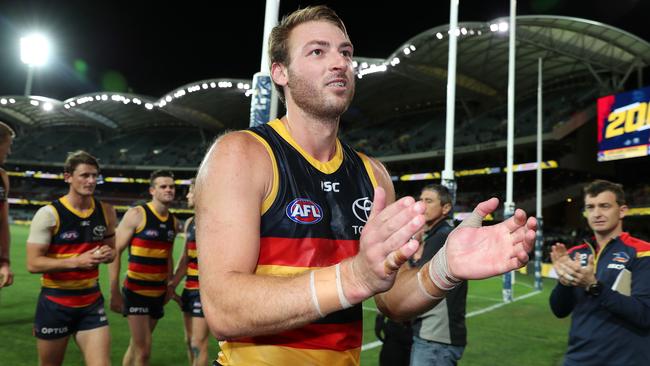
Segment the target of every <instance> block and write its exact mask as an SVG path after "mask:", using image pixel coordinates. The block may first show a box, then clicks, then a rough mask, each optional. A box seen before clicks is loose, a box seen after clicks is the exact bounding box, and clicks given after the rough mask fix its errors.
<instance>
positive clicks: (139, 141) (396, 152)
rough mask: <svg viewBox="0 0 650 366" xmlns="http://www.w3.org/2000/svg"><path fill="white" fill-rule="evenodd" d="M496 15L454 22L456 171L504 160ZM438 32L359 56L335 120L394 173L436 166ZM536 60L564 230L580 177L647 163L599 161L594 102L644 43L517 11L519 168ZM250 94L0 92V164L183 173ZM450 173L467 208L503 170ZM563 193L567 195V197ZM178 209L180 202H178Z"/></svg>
mask: <svg viewBox="0 0 650 366" xmlns="http://www.w3.org/2000/svg"><path fill="white" fill-rule="evenodd" d="M502 21H503V19H494V20H492V21H489V22H464V23H460V24H459V28H460V30H461V34H460V36H459V40H458V75H457V90H456V96H457V105H456V111H455V115H456V121H457V122H456V131H455V157H454V163H455V166H456V167H458V168H457V170H460V169H480V168H483V167H500V168H502V167H503V162H504V161H505V153H504V151H505V144H506V141H505V136H506V131H505V129H506V122H505V121H506V99H507V98H506V95H507V93H506V80H507V67H506V64H507V40H508V37H507V36H505V33H504V32H502V31H500V28H499V27H498V23H500V22H502ZM448 30H449V27H448V26H447V25H441V26H438V27H435V28H432V29H429V30H427V31H424V32H422V33H421V34H418V35H416V36H414V37H412V38H411V39H409V40H407V41H405V42H404V44H403V45H402V46H400V47H398V48H397V49H396V50H395V51H394V52H393V53H392V54H391V55H389V56H388V57H386V58H384V59H378V58H363V57H357V58H355V67H356V69H357V78H358V80H357V92H356V97H355V99H354V101H353V103H352V105H351V107H350V108H349V110H348V111H347V112H346V113H345V114H344V115H343V119H342V122H341V125H342V129H341V131H342V132H341V138H342V139H344V140H346V141H348V142H350V143H351V144H352V145H353V146H355V147H356V148H358V149H359V150H361V151H364V152H367V153H368V154H370V155H373V156H376V157H378V158H379V159H380V160H381V161H382V162H383V163H385V164H386V165H387V167H388V168H389V171H391V173H392V174H393V175H394V176H395V177H399V176H401V175H403V174H412V173H421V172H432V171H440V170H442V158H443V157H444V143H445V141H444V121H445V110H444V106H445V104H444V101H445V89H446V81H447V74H446V68H447V47H448V43H447V36H446V35H447V34H448ZM540 57H541V58H543V59H544V76H543V80H544V110H543V131H544V136H543V140H544V147H545V152H544V159H545V160H554V161H556V162H557V164H558V165H559V169H555V170H548V171H546V173H545V175H544V176H545V181H544V210H545V212H547V214H545V216H547V215H548V217H549V218H548V219H547V220H546V222H547V223H548V224H549V225H551V227H556V228H557V229H558V230H559V231H561V230H562V229H563V228H566V227H569V226H573V227H579V225H580V223H579V222H578V221H566V220H564V218H566V217H569V216H570V215H573V214H575V213H576V211H577V210H579V208H578V207H577V206H578V205H577V204H575V202H576V201H579V186H580V185H581V184H583V183H584V182H586V181H588V180H589V179H592V178H594V177H601V178H609V179H612V180H617V181H621V182H623V183H625V184H628V183H632V182H635V178H637V177H636V176H635V174H634V172H635V171H639V169H640V168H639V166H640V165H641V164H642V162H646V163H647V159H648V158H640V159H636V161H634V160H635V159H632V160H630V161H625V162H617V163H612V162H607V163H597V162H596V159H595V156H596V152H595V130H596V127H595V113H596V112H595V99H596V98H597V97H599V96H602V95H606V94H610V93H614V92H617V91H620V90H623V89H625V88H628V89H629V88H635V87H639V86H641V85H640V84H639V83H638V82H637V83H635V80H633V79H634V78H633V77H631V76H632V75H634V74H635V72H636V73H637V74H640V73H641V70H642V68H643V67H646V66H647V65H650V44H648V42H646V41H644V40H642V39H640V38H638V37H636V36H635V35H632V34H629V33H627V32H625V31H623V30H620V29H616V28H613V27H611V26H608V25H605V24H600V23H597V22H593V21H590V20H584V19H577V18H569V17H559V16H519V17H518V19H517V70H516V80H517V82H516V95H517V100H516V108H515V111H516V117H515V118H516V133H515V136H516V140H515V162H516V163H528V162H532V161H535V158H536V157H535V133H536V119H537V106H536V88H537V84H536V83H537V60H538V58H540ZM637 79H639V80H641V78H640V77H639V78H637ZM251 92H252V91H251V90H250V80H244V79H225V78H217V79H208V80H201V81H197V82H192V83H189V84H186V85H183V86H180V87H178V88H177V89H175V90H172V91H170V92H169V93H167V94H165V95H163V96H159V97H152V96H144V95H136V94H124V93H91V94H84V95H80V96H75V97H71V98H69V99H67V100H65V101H58V100H54V99H51V98H45V97H36V96H32V97H23V96H0V119H2V120H3V121H8V122H9V123H10V124H12V126H14V127H15V128H16V130H17V131H18V137H17V138H16V140H15V144H14V147H15V148H14V151H13V155H12V156H10V159H9V161H8V164H7V169H8V170H9V171H12V172H14V173H20V172H25V171H32V172H39V171H42V172H47V173H53V174H59V173H60V172H61V165H60V162H61V161H63V159H64V157H65V155H66V153H67V152H69V151H74V150H77V149H85V150H88V151H89V152H91V153H93V154H95V155H96V156H98V157H99V158H100V162H101V164H102V167H103V170H104V172H103V173H104V176H106V177H108V176H116V177H120V176H121V177H132V178H144V177H146V176H147V175H148V172H149V171H150V170H152V169H156V168H163V167H164V168H171V169H172V170H174V171H175V172H176V173H177V176H178V177H179V178H180V179H187V178H190V177H192V176H193V175H194V173H195V172H196V168H197V166H198V164H199V163H200V160H201V158H202V156H203V155H204V153H205V151H206V149H207V147H208V146H209V145H210V144H211V143H212V141H213V140H214V139H215V137H216V136H218V135H219V134H221V133H223V132H224V131H227V130H236V129H241V128H245V127H246V126H247V125H248V120H249V113H250V111H249V108H250V107H249V103H250V99H249V96H250V94H251ZM35 179H36V178H33V177H31V176H25V175H20V174H16V175H12V176H11V184H12V194H11V197H12V198H17V199H27V200H33V201H47V200H50V199H53V198H55V197H56V195H58V194H60V193H61V192H60V189H59V188H57V187H61V186H62V185H61V181H60V180H50V181H47V182H46V183H44V180H38V181H36V180H35ZM515 179H516V185H515V197H516V199H515V201H516V203H517V204H518V205H519V206H523V207H525V208H527V209H528V210H533V208H534V192H535V188H534V182H535V179H534V173H533V172H520V173H517V174H516V178H515ZM458 182H459V196H458V206H457V210H468V209H469V208H470V207H471V206H472V205H473V204H474V203H476V201H477V200H479V199H480V198H483V197H485V196H486V194H494V195H496V196H501V195H503V194H502V193H501V192H503V191H504V187H505V175H504V174H502V172H501V173H499V174H490V175H468V176H459V177H458ZM424 183H427V181H412V182H404V181H400V180H397V178H396V187H397V190H398V191H399V192H400V193H403V194H413V193H415V192H418V190H419V187H421V185H422V184H424ZM145 187H146V186H145V185H143V184H142V183H131V184H124V183H122V184H117V183H105V184H103V185H101V186H100V187H99V188H98V196H99V197H100V198H102V199H107V200H108V201H109V202H113V203H115V204H118V205H129V204H133V202H136V201H138V200H140V199H142V198H144V196H143V194H144V192H145V191H146V189H145ZM630 192H632V194H631V195H632V196H633V198H631V200H630V201H631V203H634V205H637V206H643V205H648V204H650V202H649V201H648V198H647V197H648V193H649V192H648V186H647V185H645V186H641V185H639V186H635V188H633V189H632V190H631V191H630ZM177 196H178V197H182V194H178V195H177ZM567 198H571V199H573V200H574V201H573V202H574V203H573V204H572V205H569V204H568V203H567V201H566V200H567ZM15 206H16V205H14V207H15ZM573 206H576V207H573ZM34 207H36V206H32V209H33V208H34ZM175 207H177V208H181V207H182V202H181V200H180V199H179V201H178V202H177V203H176V205H175ZM26 211H29V210H27V209H25V207H21V209H16V210H14V209H13V207H12V215H15V217H27V216H29V215H28V214H27V213H26ZM14 212H15V213H14ZM576 216H577V215H576ZM646 217H647V216H646ZM634 220H636V219H634ZM558 235H559V234H558Z"/></svg>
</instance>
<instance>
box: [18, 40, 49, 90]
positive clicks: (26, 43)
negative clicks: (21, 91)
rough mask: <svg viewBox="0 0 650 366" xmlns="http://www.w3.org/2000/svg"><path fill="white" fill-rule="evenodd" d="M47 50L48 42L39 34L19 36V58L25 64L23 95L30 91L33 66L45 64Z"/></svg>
mask: <svg viewBox="0 0 650 366" xmlns="http://www.w3.org/2000/svg"><path fill="white" fill-rule="evenodd" d="M49 52H50V44H49V42H48V40H47V39H46V38H45V37H44V36H43V35H41V34H37V33H33V34H30V35H28V36H25V37H21V38H20V60H21V61H22V62H23V63H24V64H26V65H27V80H26V81H25V96H28V95H30V94H31V93H32V79H33V78H34V68H35V67H37V66H43V65H45V63H46V62H47V58H48V54H49Z"/></svg>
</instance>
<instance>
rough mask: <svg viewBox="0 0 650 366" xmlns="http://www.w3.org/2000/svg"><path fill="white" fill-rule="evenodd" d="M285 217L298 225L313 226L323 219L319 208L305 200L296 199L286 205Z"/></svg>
mask: <svg viewBox="0 0 650 366" xmlns="http://www.w3.org/2000/svg"><path fill="white" fill-rule="evenodd" d="M286 213H287V216H288V217H289V218H290V219H291V221H293V222H297V223H299V224H315V223H317V222H319V221H320V220H322V219H323V210H322V209H321V208H320V206H319V205H318V204H317V203H316V202H314V201H312V200H309V199H307V198H296V199H295V200H293V201H291V203H289V204H288V205H287V210H286Z"/></svg>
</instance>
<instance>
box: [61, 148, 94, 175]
mask: <svg viewBox="0 0 650 366" xmlns="http://www.w3.org/2000/svg"><path fill="white" fill-rule="evenodd" d="M80 164H88V165H93V166H94V167H95V168H97V170H99V162H98V161H97V158H96V157H94V156H92V155H90V154H89V153H87V152H85V151H83V150H77V151H75V152H71V153H68V157H67V158H66V159H65V163H64V164H63V172H65V173H69V174H72V173H73V172H74V170H75V169H77V166H79V165H80Z"/></svg>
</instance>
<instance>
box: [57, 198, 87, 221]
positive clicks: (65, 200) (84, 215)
mask: <svg viewBox="0 0 650 366" xmlns="http://www.w3.org/2000/svg"><path fill="white" fill-rule="evenodd" d="M59 201H60V202H61V204H62V205H63V206H64V207H65V208H67V209H68V210H70V212H72V213H73V214H75V215H77V216H79V217H80V218H82V219H87V218H88V217H90V215H92V214H93V212H94V211H95V200H94V199H91V200H90V208H88V209H85V210H83V211H79V210H77V209H76V208H74V207H72V204H70V202H69V201H68V197H67V196H63V197H61V198H60V199H59Z"/></svg>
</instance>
